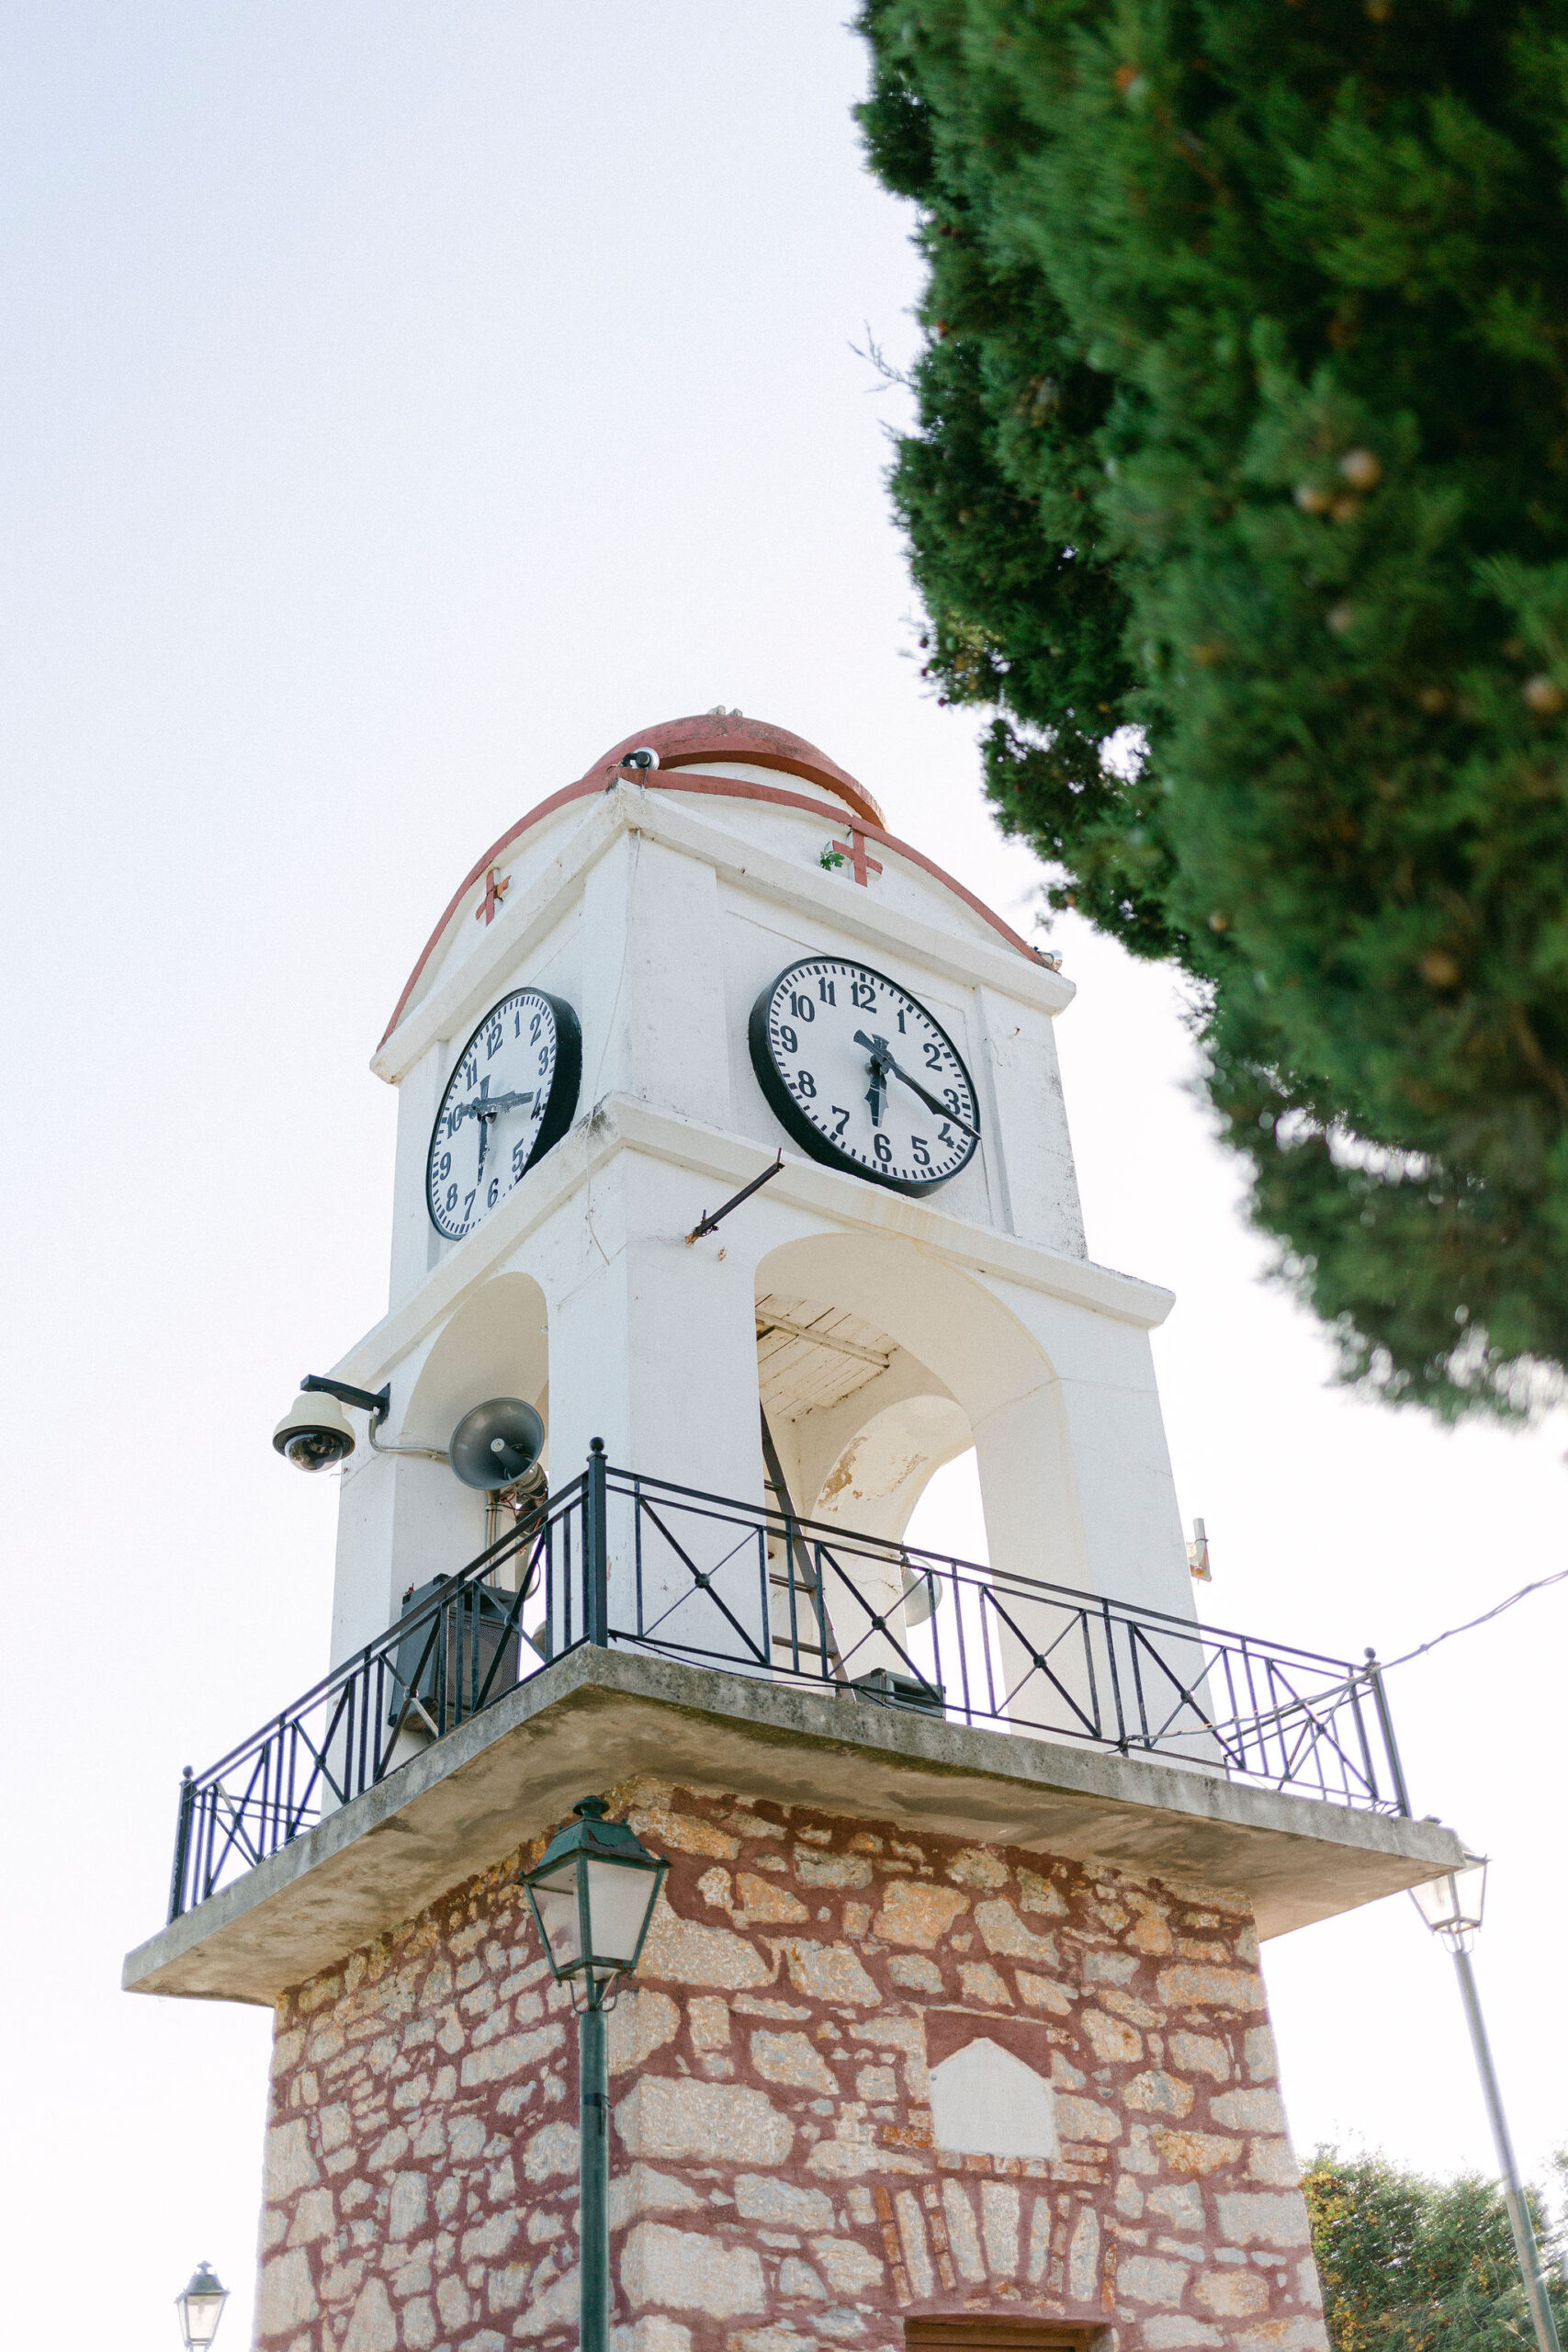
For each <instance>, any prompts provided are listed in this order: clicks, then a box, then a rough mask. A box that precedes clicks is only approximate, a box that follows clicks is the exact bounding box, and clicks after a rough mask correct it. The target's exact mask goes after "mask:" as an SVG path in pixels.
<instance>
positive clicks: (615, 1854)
mask: <svg viewBox="0 0 1568 2352" xmlns="http://www.w3.org/2000/svg"><path fill="white" fill-rule="evenodd" d="M608 1810H609V1808H608V1806H607V1805H606V1804H605V1803H604V1798H603V1797H584V1798H583V1799H582V1801H581V1804H578V1805H576V1806H574V1807H573V1812H574V1814H575V1815H576V1818H575V1819H574V1820H573V1821H572V1822H571V1823H570V1826H568V1827H567V1828H565V1829H563V1830H562V1831H561V1833H560V1836H559V1837H558V1838H552V1840H551V1841H550V1844H549V1846H548V1848H547V1850H546V1853H545V1859H544V1860H543V1861H542V1862H541V1863H540V1864H539V1866H538V1868H537V1869H536V1870H532V1871H528V1872H527V1874H526V1875H525V1878H524V1879H523V1882H522V1883H523V1887H524V1889H525V1893H526V1894H527V1897H528V1905H529V1908H530V1909H531V1910H532V1912H533V1914H534V1924H535V1926H536V1928H538V1930H539V1936H540V1940H541V1941H542V1942H543V1944H544V1947H545V1950H546V1951H547V1954H548V1955H549V1962H550V1966H551V1968H552V1970H553V1971H554V1973H555V1976H556V1981H557V1983H558V1984H561V1985H567V1986H569V1987H570V1992H571V2003H572V2007H573V2008H574V2009H575V2010H576V2011H577V2082H578V2134H579V2170H578V2182H579V2189H578V2194H579V2197H580V2199H581V2215H580V2245H581V2257H580V2259H581V2267H580V2269H579V2273H578V2276H579V2278H580V2279H581V2290H580V2294H581V2301H580V2307H579V2317H578V2341H579V2343H580V2344H581V2352H609V2342H610V2230H609V2211H608V2207H609V2194H610V2073H609V2066H608V2064H607V2060H606V2053H605V2047H604V2012H605V2010H606V2009H609V2008H613V2007H615V1996H616V1995H617V1994H618V1992H619V1991H620V1987H621V1979H622V1978H623V1977H624V1976H628V1975H630V1973H631V1972H632V1970H633V1969H634V1968H635V1967H636V1966H637V1961H638V1959H639V1958H640V1957H641V1953H642V1947H643V1943H644V1941H645V1939H646V1938H647V1935H648V1928H649V1920H650V1919H651V1918H652V1917H653V1906H654V1905H655V1903H656V1902H657V1901H658V1899H659V1890H660V1887H661V1886H662V1885H663V1883H664V1876H665V1872H666V1871H668V1870H669V1868H670V1865H669V1863H668V1862H666V1861H661V1860H660V1858H659V1856H658V1855H657V1854H650V1853H649V1850H648V1848H647V1847H646V1846H645V1845H643V1844H642V1842H641V1841H640V1839H639V1838H637V1837H636V1836H634V1834H633V1833H632V1831H631V1830H629V1829H628V1828H627V1827H626V1825H625V1823H624V1822H619V1821H606V1820H605V1818H604V1815H605V1814H606V1813H607V1812H608Z"/></svg>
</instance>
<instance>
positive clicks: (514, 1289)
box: [397, 1273, 549, 1585]
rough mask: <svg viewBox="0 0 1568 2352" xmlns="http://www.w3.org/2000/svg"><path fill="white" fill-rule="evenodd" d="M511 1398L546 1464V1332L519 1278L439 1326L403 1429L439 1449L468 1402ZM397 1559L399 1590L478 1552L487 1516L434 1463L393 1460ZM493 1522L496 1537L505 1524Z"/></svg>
mask: <svg viewBox="0 0 1568 2352" xmlns="http://www.w3.org/2000/svg"><path fill="white" fill-rule="evenodd" d="M491 1397H522V1399H523V1400H524V1402H525V1404H529V1405H533V1406H535V1407H536V1408H537V1410H538V1412H539V1413H540V1414H541V1415H542V1417H543V1419H544V1422H545V1430H546V1435H545V1455H544V1458H545V1461H546V1463H547V1464H548V1461H549V1327H548V1320H547V1311H546V1305H545V1294H544V1292H543V1291H542V1290H541V1289H540V1287H539V1285H538V1283H536V1282H535V1281H534V1279H533V1277H532V1276H531V1275H529V1274H522V1273H506V1274H496V1275H494V1276H493V1277H492V1278H491V1280H490V1281H489V1282H486V1283H481V1284H480V1285H479V1289H478V1290H476V1291H475V1292H474V1293H473V1294H472V1295H471V1296H469V1297H468V1298H467V1299H465V1300H464V1301H463V1304H462V1305H461V1306H459V1307H458V1308H457V1311H456V1313H455V1314H454V1315H453V1316H452V1317H450V1319H449V1320H448V1321H447V1322H446V1324H445V1325H444V1327H443V1329H442V1330H441V1332H440V1334H439V1335H438V1337H437V1338H436V1340H435V1341H434V1344H433V1346H432V1347H431V1350H430V1352H429V1354H428V1355H427V1356H426V1358H425V1360H424V1363H423V1365H422V1366H421V1368H420V1372H419V1375H418V1377H417V1379H416V1380H415V1382H414V1385H413V1389H412V1395H411V1397H410V1399H409V1405H408V1410H407V1412H406V1414H405V1416H404V1423H403V1426H404V1429H405V1430H408V1431H410V1432H412V1433H413V1434H414V1435H415V1436H417V1437H418V1438H421V1439H424V1440H427V1441H428V1442H429V1443H430V1444H432V1445H435V1446H441V1447H446V1445H447V1443H448V1442H449V1441H450V1439H451V1435H452V1432H453V1430H455V1429H456V1428H457V1423H458V1422H459V1421H460V1420H461V1419H462V1418H463V1415H464V1414H465V1413H467V1412H468V1411H469V1410H470V1409H471V1408H472V1407H474V1406H475V1405H482V1404H485V1403H487V1402H488V1400H489V1399H490V1398H491ZM397 1470H398V1480H399V1497H398V1502H399V1509H398V1521H399V1542H398V1546H397V1550H398V1557H399V1561H400V1566H401V1567H402V1568H403V1570H404V1571H405V1573H404V1577H403V1581H404V1583H405V1584H407V1583H410V1582H412V1583H414V1584H416V1585H417V1584H421V1583H423V1582H424V1581H426V1580H427V1579H428V1578H429V1577H432V1576H435V1575H437V1574H446V1575H451V1574H452V1573H453V1572H454V1571H455V1570H457V1569H458V1568H460V1567H463V1566H466V1565H467V1563H468V1561H469V1560H471V1559H473V1558H474V1557H475V1556H476V1555H477V1554H479V1552H481V1551H482V1550H483V1549H484V1547H485V1544H486V1541H487V1536H488V1533H489V1522H490V1516H491V1514H490V1510H489V1506H488V1504H487V1500H486V1498H485V1496H484V1495H483V1494H481V1493H480V1492H479V1490H478V1489H477V1488H475V1487H465V1486H464V1485H463V1483H462V1482H461V1480H460V1479H458V1478H457V1477H455V1476H454V1475H453V1473H452V1471H451V1469H450V1468H449V1467H448V1465H447V1464H446V1463H444V1462H427V1461H423V1460H422V1459H421V1458H420V1457H419V1456H418V1455H414V1454H410V1455H405V1456H402V1457H400V1459H399V1461H398V1464H397ZM510 1523H511V1522H510V1521H509V1520H507V1521H502V1532H504V1530H505V1528H506V1527H507V1526H509V1525H510Z"/></svg>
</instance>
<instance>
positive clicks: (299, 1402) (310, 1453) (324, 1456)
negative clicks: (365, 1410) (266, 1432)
mask: <svg viewBox="0 0 1568 2352" xmlns="http://www.w3.org/2000/svg"><path fill="white" fill-rule="evenodd" d="M272 1442H273V1445H274V1446H275V1448H276V1451H277V1452H278V1453H281V1454H282V1456H283V1458H284V1460H285V1461H286V1462H292V1463H293V1464H294V1467H295V1468H296V1470H326V1469H329V1468H330V1467H331V1466H332V1464H333V1463H334V1462H346V1461H347V1459H348V1457H349V1455H350V1454H351V1453H353V1452H354V1446H355V1437H354V1430H353V1429H352V1427H351V1426H350V1423H349V1419H348V1415H347V1414H346V1413H345V1412H344V1409H343V1407H342V1406H341V1405H340V1404H339V1403H338V1401H337V1399H336V1398H335V1397H324V1396H321V1395H316V1396H308V1395H307V1394H306V1393H305V1391H304V1390H303V1389H301V1390H300V1392H299V1396H298V1397H295V1398H294V1399H293V1401H292V1403H291V1404H290V1405H289V1408H288V1411H287V1413H285V1415H284V1416H283V1419H281V1420H280V1421H279V1423H278V1424H277V1427H276V1429H275V1430H274V1431H273V1433H272Z"/></svg>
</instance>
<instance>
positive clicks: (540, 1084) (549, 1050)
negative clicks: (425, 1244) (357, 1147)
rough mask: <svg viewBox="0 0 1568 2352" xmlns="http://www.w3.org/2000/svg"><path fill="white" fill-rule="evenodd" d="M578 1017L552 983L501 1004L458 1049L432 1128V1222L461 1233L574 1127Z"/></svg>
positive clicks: (428, 1189)
mask: <svg viewBox="0 0 1568 2352" xmlns="http://www.w3.org/2000/svg"><path fill="white" fill-rule="evenodd" d="M581 1071H582V1035H581V1030H580V1029H579V1027H578V1025H577V1015H576V1013H575V1012H573V1011H572V1009H571V1007H570V1004H566V1003H563V1002H562V1001H561V999H560V998H559V997H558V996H547V995H546V994H545V992H544V990H543V989H513V992H512V994H511V995H510V996H503V997H502V1000H501V1002H500V1003H499V1004H492V1005H491V1009H490V1011H489V1012H487V1013H486V1014H485V1017H484V1019H483V1020H482V1021H481V1022H480V1023H479V1027H478V1028H477V1029H476V1030H475V1031H474V1034H473V1035H472V1036H471V1037H470V1038H469V1039H468V1044H467V1045H466V1046H464V1048H463V1050H462V1052H461V1054H460V1055H459V1056H458V1057H457V1069H455V1070H454V1071H453V1072H452V1076H451V1078H450V1079H449V1080H448V1081H447V1086H446V1093H445V1095H444V1096H443V1097H442V1102H441V1108H440V1110H439V1111H438V1112H437V1113H436V1114H435V1125H434V1128H433V1129H432V1130H431V1136H430V1155H429V1159H428V1160H427V1162H426V1168H425V1198H426V1201H427V1202H428V1204H429V1207H430V1221H431V1223H432V1225H434V1227H435V1230H436V1231H437V1233H440V1234H443V1235H445V1237H446V1239H447V1240H448V1241H460V1240H461V1239H462V1238H463V1236H464V1234H465V1233H471V1232H472V1231H473V1229H474V1227H475V1226H477V1225H480V1224H482V1223H483V1221H484V1219H485V1218H486V1217H487V1216H489V1215H490V1214H491V1210H492V1209H495V1208H499V1207H500V1205H501V1204H502V1201H503V1200H504V1199H505V1198H506V1195H507V1193H510V1192H511V1190H512V1188H513V1185H514V1184H515V1183H516V1182H518V1180H519V1179H520V1178H521V1177H522V1176H523V1175H525V1173H526V1171H527V1170H529V1169H530V1168H531V1167H532V1166H533V1164H534V1162H535V1161H536V1159H541V1158H542V1157H543V1155H544V1154H545V1153H546V1152H547V1151H548V1149H549V1148H550V1146H551V1144H553V1143H556V1142H558V1140H559V1138H560V1137H561V1136H563V1135H565V1133H566V1131H567V1129H568V1127H570V1125H571V1121H572V1114H573V1113H574V1112H575V1110H576V1108H577V1089H578V1082H579V1080H580V1078H581Z"/></svg>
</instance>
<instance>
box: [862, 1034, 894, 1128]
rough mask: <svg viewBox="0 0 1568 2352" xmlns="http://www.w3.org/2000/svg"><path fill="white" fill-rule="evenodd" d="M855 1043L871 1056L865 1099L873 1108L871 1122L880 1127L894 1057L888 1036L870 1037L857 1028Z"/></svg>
mask: <svg viewBox="0 0 1568 2352" xmlns="http://www.w3.org/2000/svg"><path fill="white" fill-rule="evenodd" d="M855 1043H856V1045H857V1046H864V1047H865V1049H866V1052H867V1053H868V1054H869V1055H870V1056H871V1084H870V1085H869V1086H868V1087H867V1088H866V1091H865V1099H866V1102H867V1103H868V1104H869V1105H870V1108H871V1124H872V1125H873V1126H874V1127H879V1126H880V1125H882V1105H883V1103H885V1101H886V1097H887V1072H888V1070H889V1069H891V1067H892V1060H893V1057H892V1056H891V1055H890V1054H889V1052H888V1050H887V1040H886V1037H868V1036H867V1035H866V1034H865V1031H864V1030H863V1029H857V1030H856V1031H855Z"/></svg>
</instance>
